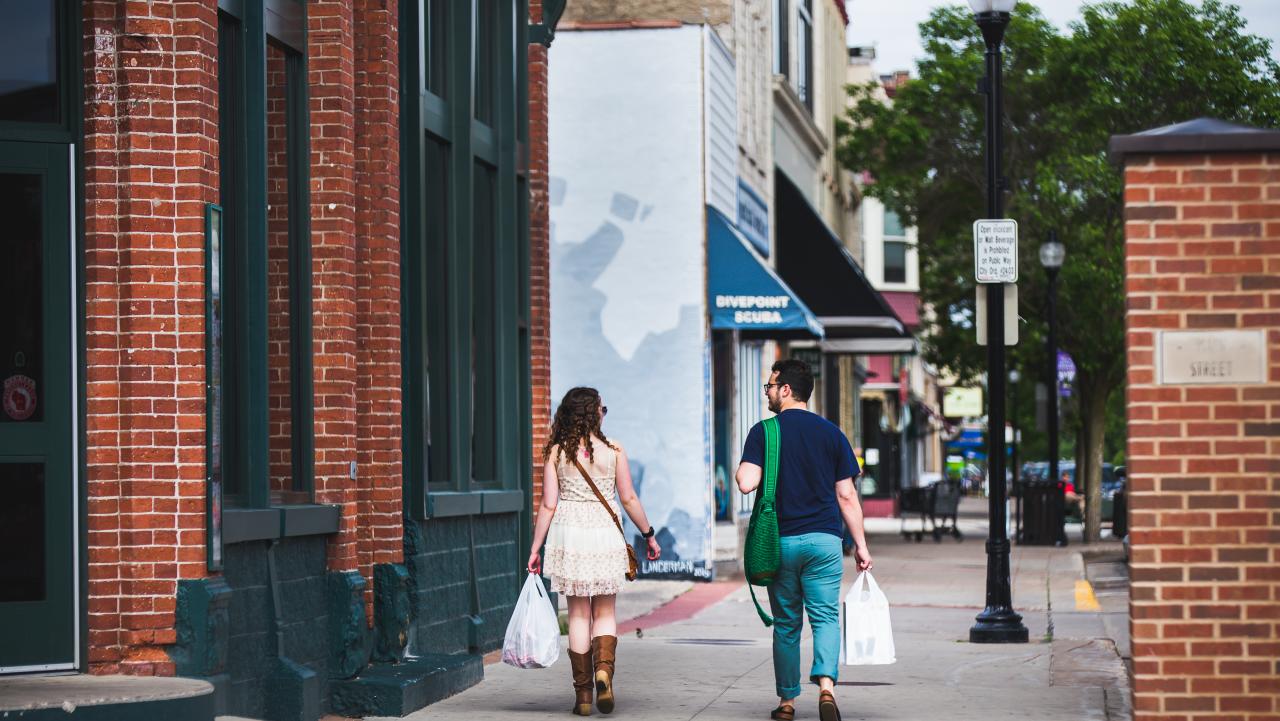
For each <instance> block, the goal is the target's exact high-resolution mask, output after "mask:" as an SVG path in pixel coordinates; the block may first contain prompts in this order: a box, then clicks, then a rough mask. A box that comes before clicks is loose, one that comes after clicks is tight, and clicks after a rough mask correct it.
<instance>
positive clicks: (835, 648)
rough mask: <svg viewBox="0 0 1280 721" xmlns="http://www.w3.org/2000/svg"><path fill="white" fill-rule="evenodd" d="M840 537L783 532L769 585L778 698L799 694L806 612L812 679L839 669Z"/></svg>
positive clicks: (834, 676) (834, 675) (832, 676)
mask: <svg viewBox="0 0 1280 721" xmlns="http://www.w3.org/2000/svg"><path fill="white" fill-rule="evenodd" d="M843 570H844V559H843V556H842V554H841V549H840V537H839V536H833V535H831V534H829V533H806V534H804V535H800V536H783V537H782V563H781V565H780V566H779V568H778V576H777V579H776V580H774V582H773V584H772V585H771V586H769V605H770V606H771V607H772V609H773V620H774V625H773V678H774V681H775V682H776V683H777V687H778V696H779V697H780V698H796V697H797V696H799V695H800V632H801V630H802V629H803V626H804V618H803V614H808V616H809V626H810V627H811V628H812V629H813V667H812V668H810V669H809V680H810V681H812V682H814V683H817V682H818V678H819V677H820V676H826V677H828V678H830V679H831V680H832V681H835V680H836V679H837V678H839V672H840V574H841V573H842V572H843Z"/></svg>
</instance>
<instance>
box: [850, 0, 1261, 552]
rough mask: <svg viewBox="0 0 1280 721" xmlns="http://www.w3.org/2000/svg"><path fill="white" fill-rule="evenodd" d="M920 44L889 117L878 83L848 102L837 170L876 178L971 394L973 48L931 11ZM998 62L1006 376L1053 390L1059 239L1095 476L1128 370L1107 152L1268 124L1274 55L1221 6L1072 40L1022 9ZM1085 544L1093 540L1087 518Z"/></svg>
mask: <svg viewBox="0 0 1280 721" xmlns="http://www.w3.org/2000/svg"><path fill="white" fill-rule="evenodd" d="M920 33H921V36H922V39H923V41H924V42H923V44H924V48H925V57H924V58H923V59H922V60H921V61H920V62H919V67H918V74H917V75H918V77H917V78H915V79H913V80H912V81H911V82H910V83H907V84H906V85H905V86H903V87H901V88H900V89H899V90H898V92H897V94H896V96H895V98H894V101H893V103H892V105H885V104H883V103H881V102H879V101H878V100H877V99H876V98H875V97H874V95H873V93H872V89H873V86H872V85H868V86H851V87H850V88H849V92H850V94H851V96H852V100H853V103H852V106H851V108H850V110H849V112H848V114H847V117H846V118H845V119H844V120H843V121H842V122H841V124H840V145H839V153H840V160H841V163H842V164H843V165H844V166H845V167H847V168H849V169H851V170H855V171H862V170H866V171H869V172H870V174H871V176H872V177H873V178H874V183H873V184H871V185H869V186H868V187H866V188H865V192H866V193H867V194H868V195H871V196H874V197H877V198H879V199H881V200H882V201H883V202H884V203H885V205H886V206H887V207H888V208H890V209H892V210H894V211H896V212H898V214H899V215H900V216H901V217H902V218H903V219H904V221H905V222H908V223H911V224H914V225H916V226H917V228H918V229H919V238H920V240H919V244H920V245H919V251H920V252H919V257H920V283H921V296H922V298H921V300H922V302H923V303H925V304H927V305H929V306H931V307H932V308H933V309H934V312H935V314H936V318H937V323H938V327H937V329H936V332H934V333H933V334H932V335H931V336H930V337H929V338H927V339H926V341H925V351H924V352H925V354H926V356H927V357H928V359H929V360H930V361H931V362H933V363H934V364H936V365H939V366H944V367H948V368H950V369H952V370H953V371H955V372H956V373H957V374H958V375H960V377H961V378H963V379H973V378H976V377H978V376H979V375H980V374H981V373H982V371H983V368H984V366H985V355H984V353H983V351H982V349H981V348H979V347H978V346H977V345H976V343H975V339H974V332H973V329H972V318H973V305H974V293H975V289H974V283H973V270H972V269H973V255H972V254H973V250H972V248H973V242H972V230H971V228H972V223H973V221H974V220H975V219H977V218H978V217H980V216H981V214H982V213H983V209H984V208H985V207H986V206H985V202H984V193H985V182H986V181H985V177H984V167H985V165H984V160H983V158H984V155H983V154H984V147H983V138H984V115H983V112H984V111H983V101H984V98H983V96H982V95H981V94H980V93H979V92H978V90H977V83H978V81H979V79H980V78H981V76H982V75H983V72H984V66H983V52H984V46H983V44H982V39H981V36H980V34H979V31H978V29H977V26H976V25H975V24H974V22H973V18H972V17H971V16H970V14H969V13H968V11H967V10H965V9H962V8H960V7H957V6H953V7H941V8H938V9H936V10H934V11H933V13H932V14H931V15H930V17H929V19H928V20H926V21H925V22H924V23H922V24H921V25H920ZM1004 48H1005V60H1004V124H1003V128H1004V146H1005V153H1004V157H1003V165H1002V169H1003V173H1004V176H1005V178H1006V182H1007V186H1006V187H1007V190H1008V192H1007V195H1006V206H1005V207H1006V215H1007V216H1008V217H1010V218H1014V219H1016V220H1017V221H1018V224H1019V235H1020V240H1021V258H1020V268H1019V296H1020V297H1019V315H1020V316H1021V321H1020V322H1021V336H1022V342H1021V343H1020V345H1019V346H1017V347H1016V348H1015V349H1013V351H1012V352H1013V355H1014V359H1013V362H1014V364H1015V365H1018V366H1021V367H1023V368H1024V369H1027V370H1028V371H1030V373H1035V369H1039V368H1044V369H1046V372H1045V373H1035V375H1036V376H1039V377H1043V376H1044V375H1047V367H1048V362H1049V361H1048V358H1047V357H1046V355H1045V351H1044V342H1043V337H1044V335H1043V334H1044V331H1045V329H1044V317H1045V314H1044V312H1043V308H1044V302H1045V300H1044V298H1045V290H1046V282H1045V273H1044V271H1043V270H1042V269H1041V268H1040V266H1039V259H1038V253H1037V249H1038V247H1039V244H1040V243H1041V242H1043V240H1044V239H1045V238H1046V236H1047V234H1048V232H1049V231H1050V230H1051V229H1053V230H1056V231H1057V233H1058V236H1059V239H1060V240H1061V241H1062V242H1063V243H1064V244H1065V245H1066V248H1067V257H1066V262H1065V264H1064V266H1063V268H1062V271H1061V275H1060V281H1059V304H1058V308H1059V312H1058V318H1059V329H1060V332H1059V339H1060V342H1059V345H1060V347H1061V348H1062V349H1063V350H1066V351H1067V352H1068V353H1070V354H1071V356H1072V358H1073V359H1074V360H1075V362H1076V366H1077V369H1078V375H1077V382H1076V388H1077V390H1078V392H1079V394H1080V398H1079V401H1080V409H1081V418H1082V422H1083V423H1084V424H1085V426H1086V428H1085V429H1084V430H1085V431H1086V432H1085V434H1084V436H1085V440H1086V445H1087V446H1089V449H1088V450H1089V451H1090V453H1091V457H1092V458H1093V459H1094V460H1096V461H1098V462H1100V460H1101V452H1102V445H1103V443H1104V438H1103V428H1104V425H1105V415H1106V411H1105V409H1106V407H1107V405H1108V399H1109V398H1110V397H1111V395H1112V393H1114V392H1115V391H1116V390H1117V389H1119V388H1121V387H1122V384H1123V382H1124V369H1125V363H1124V360H1125V354H1124V311H1125V305H1124V205H1123V176H1122V174H1121V169H1120V168H1119V166H1118V165H1117V164H1115V163H1113V162H1112V161H1111V160H1110V159H1109V158H1108V157H1107V143H1108V141H1109V139H1110V138H1111V136H1112V135H1117V134H1126V133H1134V132H1141V131H1143V130H1148V129H1151V128H1155V127H1159V126H1163V125H1169V124H1173V123H1178V122H1182V121H1186V120H1191V119H1194V118H1197V117H1216V118H1220V119H1223V120H1229V121H1234V122H1241V123H1246V124H1251V125H1256V126H1261V127H1276V126H1277V124H1280V70H1278V69H1277V65H1276V63H1275V62H1274V61H1273V60H1272V59H1271V58H1270V54H1269V53H1270V43H1269V41H1267V40H1263V39H1260V38H1257V37H1254V36H1251V35H1249V34H1248V33H1247V32H1246V31H1245V23H1244V20H1243V19H1242V18H1241V17H1240V14H1239V11H1238V9H1237V8H1236V7H1234V6H1231V5H1225V4H1222V3H1220V2H1218V1H1217V0H1204V2H1203V3H1202V4H1192V3H1191V2H1188V1H1187V0H1131V1H1127V2H1099V3H1096V4H1089V5H1085V6H1084V7H1083V8H1081V18H1080V20H1078V21H1076V22H1073V23H1072V24H1071V25H1070V26H1069V29H1068V32H1066V33H1065V34H1063V33H1059V32H1058V31H1057V30H1056V29H1055V28H1054V27H1053V26H1052V25H1050V24H1049V23H1048V22H1047V21H1046V20H1045V19H1044V18H1043V17H1042V16H1041V15H1040V13H1039V12H1038V11H1037V10H1036V9H1035V8H1034V7H1033V6H1031V5H1028V4H1019V5H1018V7H1017V9H1016V11H1015V13H1014V17H1013V21H1012V22H1011V23H1010V25H1009V28H1008V31H1007V32H1006V35H1005V41H1004ZM1030 373H1028V375H1029V374H1030ZM1095 471H1096V469H1090V470H1089V474H1090V478H1091V480H1092V481H1093V485H1095V486H1096V475H1097V474H1096V472H1095ZM1095 490H1096V489H1095V488H1090V491H1091V493H1092V492H1093V491H1095ZM1091 505H1093V506H1094V508H1096V507H1097V506H1098V504H1096V503H1094V504H1091ZM1091 515H1092V514H1091ZM1088 532H1089V533H1090V535H1091V536H1092V537H1096V535H1097V521H1096V519H1095V520H1094V522H1093V528H1091V529H1089V530H1088Z"/></svg>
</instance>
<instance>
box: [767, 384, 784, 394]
mask: <svg viewBox="0 0 1280 721" xmlns="http://www.w3.org/2000/svg"><path fill="white" fill-rule="evenodd" d="M784 385H786V383H765V384H764V392H765V393H768V392H769V389H770V388H773V387H775V386H776V387H778V388H781V387H782V386H784Z"/></svg>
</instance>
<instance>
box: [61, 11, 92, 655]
mask: <svg viewBox="0 0 1280 721" xmlns="http://www.w3.org/2000/svg"><path fill="white" fill-rule="evenodd" d="M82 5H83V3H71V7H72V10H71V12H70V13H68V14H67V26H66V28H65V29H64V32H66V33H68V35H69V37H71V38H75V42H71V43H67V45H69V46H70V47H68V48H67V49H66V53H67V57H68V61H67V62H68V65H69V66H70V68H71V92H72V105H73V107H74V108H75V109H76V110H75V113H74V115H73V116H72V119H71V120H72V122H71V137H72V140H73V141H74V142H75V143H76V147H75V163H74V167H73V172H74V173H75V177H73V178H72V179H71V180H72V183H71V187H72V188H73V192H74V193H75V253H76V257H75V266H74V267H75V273H76V277H75V279H74V281H75V292H76V316H75V317H76V335H75V343H76V377H77V387H76V428H77V435H78V438H77V441H76V442H77V444H78V445H77V446H76V447H77V449H78V454H77V457H76V458H75V460H74V462H75V463H76V464H77V468H78V475H77V478H78V479H79V483H78V484H77V488H76V498H77V499H78V503H77V506H78V507H77V508H76V519H77V521H78V523H77V526H78V528H79V538H77V539H76V543H77V544H79V552H80V556H79V568H78V569H77V572H78V577H79V579H80V580H79V588H78V589H77V593H78V594H79V596H78V598H79V599H80V604H79V619H78V620H79V627H80V634H79V638H78V639H76V643H77V644H79V649H80V653H79V663H78V664H77V670H83V669H84V668H86V667H87V666H88V659H89V604H88V601H87V599H88V598H89V520H88V519H89V450H88V449H89V430H88V429H89V423H88V418H89V415H88V413H89V411H88V402H87V398H88V397H89V395H88V381H87V379H86V376H87V375H88V373H87V372H86V368H87V367H88V360H87V356H86V355H85V349H86V348H87V345H88V344H87V343H86V340H85V339H86V337H87V336H86V334H85V326H86V325H87V323H85V322H84V321H85V318H86V315H87V313H86V307H87V300H86V297H85V277H86V272H85V242H84V218H85V212H84V207H85V201H84V186H85V184H84V47H83V38H84V32H83V27H84V23H83V17H82V12H83V8H82Z"/></svg>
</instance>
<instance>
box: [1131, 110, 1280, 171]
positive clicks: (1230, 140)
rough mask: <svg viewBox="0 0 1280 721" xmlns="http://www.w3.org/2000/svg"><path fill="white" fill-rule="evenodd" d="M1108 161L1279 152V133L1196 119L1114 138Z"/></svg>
mask: <svg viewBox="0 0 1280 721" xmlns="http://www.w3.org/2000/svg"><path fill="white" fill-rule="evenodd" d="M1108 150H1109V152H1110V154H1111V159H1112V160H1114V161H1116V162H1120V161H1123V160H1124V156H1126V155H1142V154H1152V153H1204V152H1260V151H1261V152H1266V151H1277V150H1280V130H1268V129H1266V128H1255V127H1252V126H1249V125H1239V124H1237V123H1229V122H1227V121H1225V120H1218V119H1216V118H1196V119H1195V120H1188V121H1186V122H1184V123H1175V124H1174V125H1166V126H1164V127H1161V128H1152V129H1151V130H1144V131H1142V132H1141V133H1134V134H1132V135H1113V136H1111V143H1110V146H1109V148H1108Z"/></svg>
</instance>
